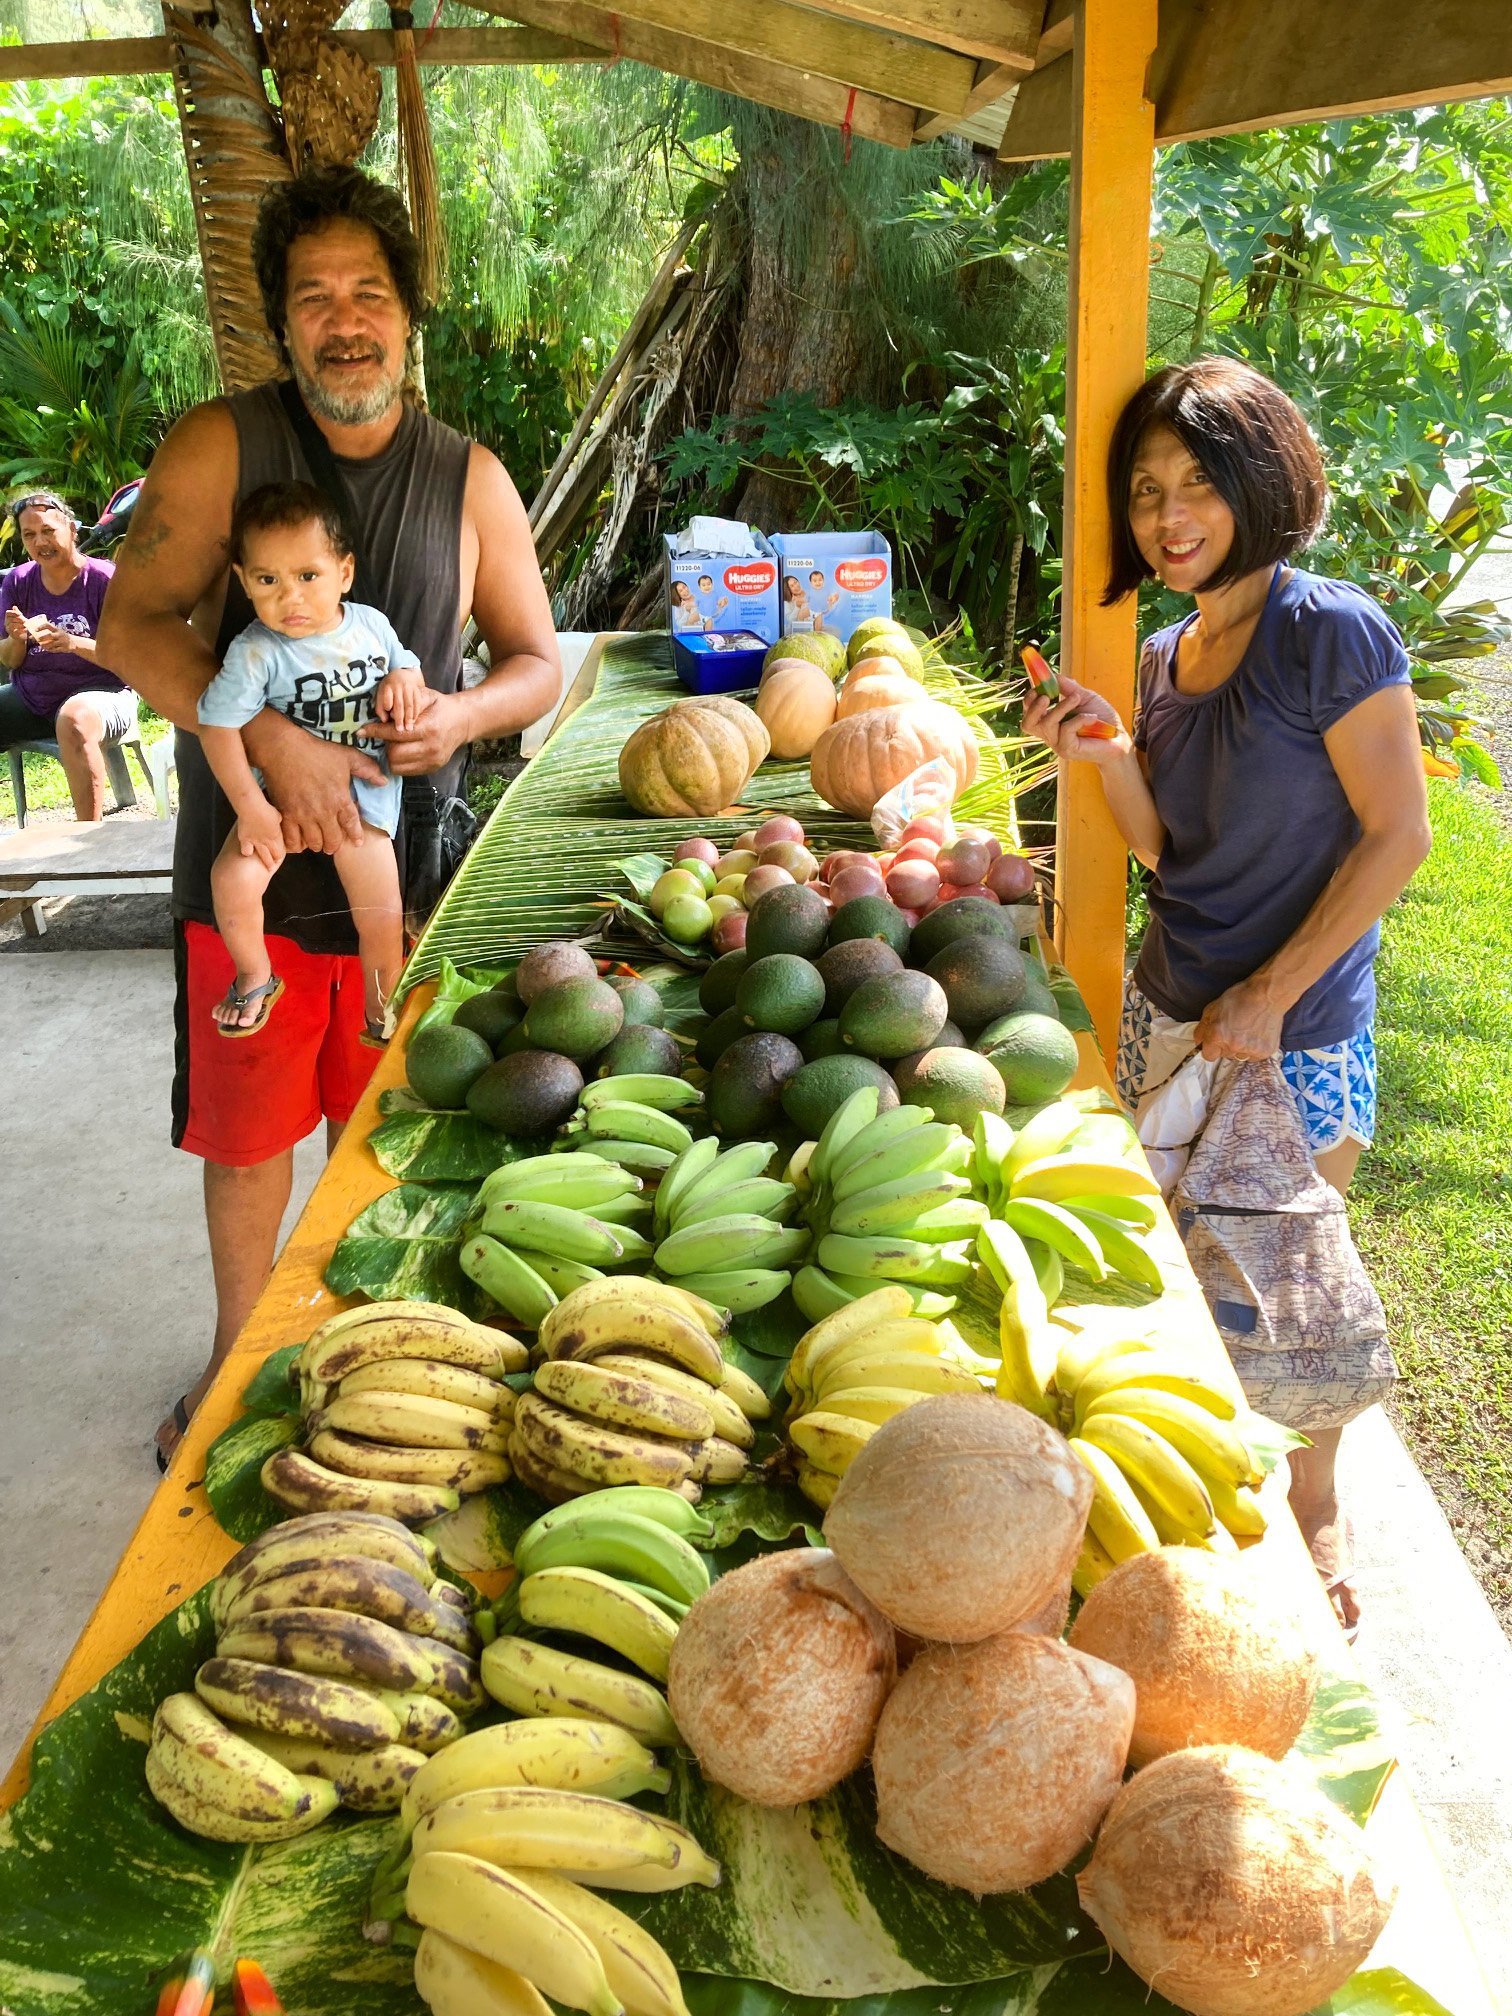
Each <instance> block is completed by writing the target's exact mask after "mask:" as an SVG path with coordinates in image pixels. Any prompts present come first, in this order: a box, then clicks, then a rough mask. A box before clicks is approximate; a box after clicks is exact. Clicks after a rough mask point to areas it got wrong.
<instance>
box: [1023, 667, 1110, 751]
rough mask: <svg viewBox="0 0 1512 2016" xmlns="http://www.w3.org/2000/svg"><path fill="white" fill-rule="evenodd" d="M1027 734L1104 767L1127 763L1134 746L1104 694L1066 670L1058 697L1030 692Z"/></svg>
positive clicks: (1057, 749)
mask: <svg viewBox="0 0 1512 2016" xmlns="http://www.w3.org/2000/svg"><path fill="white" fill-rule="evenodd" d="M1024 733H1025V734H1026V735H1032V736H1034V737H1035V738H1036V739H1037V740H1038V741H1040V742H1043V743H1045V744H1046V745H1047V746H1048V747H1049V748H1051V749H1053V750H1054V751H1055V753H1056V755H1057V756H1069V757H1073V758H1079V759H1080V760H1081V761H1082V762H1084V763H1095V764H1097V765H1098V767H1099V768H1100V769H1101V768H1104V767H1106V766H1108V765H1109V764H1114V763H1121V762H1123V761H1124V760H1125V759H1126V758H1127V757H1128V756H1129V755H1130V754H1131V753H1132V751H1133V747H1134V744H1133V741H1132V740H1131V738H1130V735H1129V731H1128V729H1127V728H1125V726H1124V724H1123V723H1122V721H1120V720H1119V718H1118V714H1117V712H1116V710H1115V709H1114V708H1113V707H1111V706H1110V705H1109V703H1108V702H1107V701H1106V700H1104V699H1103V697H1102V695H1101V694H1100V693H1094V692H1093V690H1092V688H1091V687H1090V686H1081V685H1078V684H1077V682H1076V680H1074V679H1068V678H1067V677H1066V675H1065V674H1064V673H1062V674H1061V678H1060V698H1059V699H1058V700H1054V701H1050V700H1047V699H1045V698H1044V697H1043V695H1041V694H1039V693H1035V692H1031V693H1030V695H1029V698H1028V699H1027V700H1026V701H1025V702H1024Z"/></svg>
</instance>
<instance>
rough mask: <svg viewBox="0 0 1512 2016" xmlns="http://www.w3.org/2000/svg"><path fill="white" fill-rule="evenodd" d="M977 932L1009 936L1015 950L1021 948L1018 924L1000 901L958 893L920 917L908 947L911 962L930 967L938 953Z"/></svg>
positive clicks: (995, 935)
mask: <svg viewBox="0 0 1512 2016" xmlns="http://www.w3.org/2000/svg"><path fill="white" fill-rule="evenodd" d="M978 932H985V933H987V934H988V935H989V936H991V937H993V938H1006V939H1007V940H1008V943H1009V944H1010V945H1012V946H1013V948H1014V950H1015V951H1017V949H1018V942H1019V936H1018V926H1017V925H1016V924H1015V923H1014V921H1013V919H1012V917H1011V916H1010V915H1009V914H1008V912H1007V911H1006V910H1005V909H1004V908H1003V906H1002V905H1001V904H1000V903H994V902H993V900H992V898H991V897H990V896H957V897H955V898H954V899H953V900H952V901H951V902H949V903H942V904H941V905H940V906H939V908H938V909H936V910H931V911H930V913H929V915H928V916H927V917H921V918H920V919H919V921H918V923H917V924H916V925H915V926H914V933H913V940H912V943H911V944H910V945H909V948H908V963H909V965H910V966H927V965H928V964H929V962H930V960H931V959H933V957H934V956H935V954H936V953H937V952H943V951H944V949H945V947H946V946H947V945H953V944H954V943H955V941H956V939H957V938H970V937H973V936H974V935H975V934H977V933H978Z"/></svg>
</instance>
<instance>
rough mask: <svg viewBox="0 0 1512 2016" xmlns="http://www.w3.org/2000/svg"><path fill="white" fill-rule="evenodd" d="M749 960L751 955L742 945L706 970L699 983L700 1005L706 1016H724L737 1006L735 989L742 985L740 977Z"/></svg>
mask: <svg viewBox="0 0 1512 2016" xmlns="http://www.w3.org/2000/svg"><path fill="white" fill-rule="evenodd" d="M749 958H750V954H749V953H748V952H747V951H746V949H745V947H744V946H743V945H741V946H738V947H737V948H736V950H735V951H733V952H726V953H725V954H724V956H723V957H722V958H720V959H716V960H715V961H714V964H713V965H712V966H706V967H705V968H704V973H703V978H702V979H701V980H700V981H699V983H698V1005H699V1007H700V1008H702V1010H703V1011H704V1013H705V1015H723V1013H724V1011H725V1010H726V1008H733V1007H734V1006H735V989H736V988H737V987H738V986H739V984H740V976H741V974H742V973H744V971H745V969H746V962H747V960H748V959H749Z"/></svg>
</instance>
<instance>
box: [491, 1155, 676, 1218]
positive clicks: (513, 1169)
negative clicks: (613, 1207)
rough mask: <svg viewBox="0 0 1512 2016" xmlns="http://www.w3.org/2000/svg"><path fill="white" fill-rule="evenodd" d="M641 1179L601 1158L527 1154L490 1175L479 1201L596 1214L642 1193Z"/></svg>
mask: <svg viewBox="0 0 1512 2016" xmlns="http://www.w3.org/2000/svg"><path fill="white" fill-rule="evenodd" d="M643 1187H644V1186H643V1184H642V1183H641V1180H640V1178H639V1177H638V1176H636V1175H634V1174H632V1172H631V1171H630V1170H628V1169H621V1168H620V1167H619V1166H618V1164H617V1163H614V1162H606V1161H605V1160H604V1158H603V1157H602V1156H601V1155H587V1154H554V1155H526V1156H523V1157H522V1158H521V1159H520V1160H519V1161H517V1162H506V1163H505V1164H504V1166H503V1167H502V1168H501V1169H495V1170H493V1171H492V1172H491V1173H490V1174H489V1175H487V1176H485V1177H484V1179H483V1181H482V1183H481V1185H480V1186H479V1189H478V1202H479V1203H480V1204H481V1205H482V1206H483V1207H484V1209H485V1210H486V1209H488V1207H489V1206H491V1205H494V1204H508V1203H521V1204H560V1205H562V1206H564V1207H565V1208H566V1209H567V1210H570V1211H596V1210H597V1209H598V1208H599V1207H600V1206H601V1205H605V1204H613V1203H615V1202H616V1201H618V1200H619V1199H620V1198H622V1197H625V1196H631V1197H637V1196H639V1195H640V1193H641V1190H642V1189H643Z"/></svg>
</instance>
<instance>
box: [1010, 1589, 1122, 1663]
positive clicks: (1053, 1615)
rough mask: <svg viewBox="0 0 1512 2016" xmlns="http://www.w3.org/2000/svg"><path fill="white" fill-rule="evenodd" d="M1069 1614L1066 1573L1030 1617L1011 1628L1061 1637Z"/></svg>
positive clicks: (1049, 1636) (1069, 1590) (1115, 1661)
mask: <svg viewBox="0 0 1512 2016" xmlns="http://www.w3.org/2000/svg"><path fill="white" fill-rule="evenodd" d="M1070 1615H1071V1577H1070V1576H1069V1575H1068V1576H1067V1577H1066V1579H1065V1581H1064V1582H1062V1583H1061V1584H1060V1585H1059V1586H1058V1587H1057V1588H1055V1589H1052V1590H1051V1592H1050V1594H1049V1596H1048V1597H1047V1598H1046V1600H1045V1601H1044V1602H1043V1603H1042V1604H1041V1605H1040V1607H1039V1609H1038V1610H1036V1611H1035V1613H1034V1615H1033V1616H1032V1617H1025V1618H1024V1619H1023V1621H1022V1622H1021V1623H1019V1624H1015V1625H1014V1627H1013V1628H1014V1630H1015V1631H1035V1632H1038V1633H1039V1635H1040V1636H1041V1637H1043V1638H1062V1637H1064V1636H1065V1631H1066V1619H1067V1618H1068V1617H1069V1616H1070ZM1088 1649H1089V1650H1090V1647H1089V1648H1088ZM1113 1664H1114V1665H1115V1666H1116V1665H1117V1664H1118V1661H1117V1660H1116V1659H1115V1660H1114V1661H1113Z"/></svg>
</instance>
